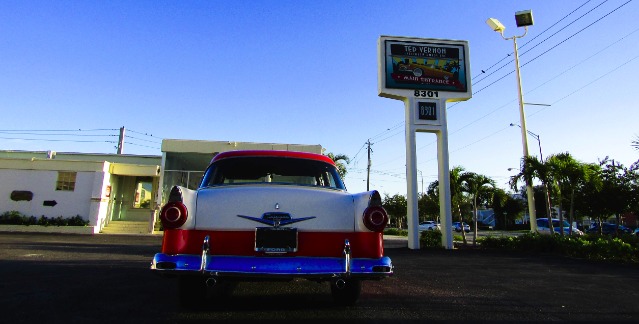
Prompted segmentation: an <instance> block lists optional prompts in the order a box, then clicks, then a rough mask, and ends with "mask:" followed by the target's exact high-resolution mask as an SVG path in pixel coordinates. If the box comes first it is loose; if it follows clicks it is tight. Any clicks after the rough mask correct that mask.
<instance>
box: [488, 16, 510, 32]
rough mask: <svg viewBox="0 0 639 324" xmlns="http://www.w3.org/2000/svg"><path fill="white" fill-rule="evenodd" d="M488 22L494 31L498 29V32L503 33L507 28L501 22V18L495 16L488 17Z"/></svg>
mask: <svg viewBox="0 0 639 324" xmlns="http://www.w3.org/2000/svg"><path fill="white" fill-rule="evenodd" d="M486 24H487V25H488V27H490V28H491V29H492V30H493V31H496V32H498V33H503V32H504V30H505V29H506V27H504V25H503V24H502V23H501V22H499V20H497V19H495V18H488V20H486Z"/></svg>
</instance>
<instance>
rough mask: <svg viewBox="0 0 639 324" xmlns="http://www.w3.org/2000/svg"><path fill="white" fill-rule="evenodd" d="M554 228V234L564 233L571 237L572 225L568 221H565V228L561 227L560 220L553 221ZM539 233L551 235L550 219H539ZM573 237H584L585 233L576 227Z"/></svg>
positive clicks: (573, 230) (573, 229) (554, 219)
mask: <svg viewBox="0 0 639 324" xmlns="http://www.w3.org/2000/svg"><path fill="white" fill-rule="evenodd" d="M552 227H553V232H554V233H555V234H561V231H562V230H563V231H564V234H565V235H570V228H571V226H570V224H569V223H568V222H567V221H564V223H563V226H560V222H559V219H556V218H553V219H552ZM537 232H539V233H540V234H550V224H549V223H548V218H537ZM572 235H579V236H580V235H584V232H582V231H581V230H579V229H577V228H576V227H574V226H573V227H572Z"/></svg>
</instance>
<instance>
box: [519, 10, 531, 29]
mask: <svg viewBox="0 0 639 324" xmlns="http://www.w3.org/2000/svg"><path fill="white" fill-rule="evenodd" d="M515 22H516V23H517V27H527V26H532V25H533V24H534V23H535V21H534V20H533V15H532V10H522V11H517V12H515Z"/></svg>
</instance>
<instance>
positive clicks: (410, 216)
mask: <svg viewBox="0 0 639 324" xmlns="http://www.w3.org/2000/svg"><path fill="white" fill-rule="evenodd" d="M429 102H435V104H436V107H437V116H439V119H438V120H439V122H440V125H435V126H433V125H421V124H420V123H419V121H418V120H417V118H416V116H417V111H416V110H417V109H419V107H418V106H419V101H417V100H415V98H410V97H409V98H406V100H404V103H405V108H406V183H407V188H406V189H407V190H406V202H407V215H406V218H407V220H408V223H407V225H408V248H409V249H419V213H418V210H419V209H418V201H419V196H418V194H417V143H416V138H415V136H416V133H417V132H428V133H435V135H437V164H438V180H439V187H438V190H439V218H440V225H441V228H442V230H441V232H442V246H443V247H444V248H446V249H452V248H453V236H452V233H451V232H450V231H449V230H447V229H449V228H451V226H452V223H453V222H452V208H451V195H450V168H449V162H448V161H449V158H448V127H447V121H446V100H443V99H439V100H429Z"/></svg>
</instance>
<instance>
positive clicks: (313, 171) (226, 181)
mask: <svg viewBox="0 0 639 324" xmlns="http://www.w3.org/2000/svg"><path fill="white" fill-rule="evenodd" d="M258 183H259V184H273V185H300V186H317V187H328V188H335V189H344V184H343V183H342V180H341V179H340V177H339V174H338V173H337V169H336V168H335V167H334V166H332V165H330V164H328V163H325V162H321V161H315V160H308V159H298V158H290V157H261V156H260V157H246V156H241V157H235V158H227V159H223V160H219V161H216V162H214V163H213V164H212V165H211V166H210V167H209V168H208V170H207V171H206V173H205V175H204V178H203V179H202V184H201V185H200V187H212V186H224V185H244V184H258Z"/></svg>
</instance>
